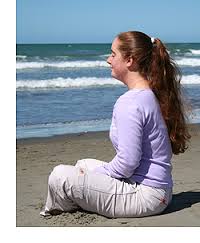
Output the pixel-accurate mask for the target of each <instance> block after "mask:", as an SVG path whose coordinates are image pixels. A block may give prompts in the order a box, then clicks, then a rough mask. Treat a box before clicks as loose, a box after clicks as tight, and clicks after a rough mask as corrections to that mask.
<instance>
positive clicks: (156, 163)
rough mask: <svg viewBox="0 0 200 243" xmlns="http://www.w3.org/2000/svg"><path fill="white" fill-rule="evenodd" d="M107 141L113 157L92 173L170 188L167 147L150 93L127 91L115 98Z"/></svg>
mask: <svg viewBox="0 0 200 243" xmlns="http://www.w3.org/2000/svg"><path fill="white" fill-rule="evenodd" d="M110 139H111V141H112V144H113V146H114V148H115V150H116V155H115V157H114V158H113V160H112V161H110V162H109V163H107V164H106V165H104V166H101V167H98V168H97V169H96V170H95V172H97V173H103V174H106V175H109V176H111V177H113V178H118V179H122V178H129V180H130V181H132V182H138V183H141V184H144V185H148V186H153V187H158V188H169V187H172V186H173V182H172V176H171V170H172V166H171V157H172V150H171V144H170V140H169V136H168V132H167V127H166V125H165V122H164V119H163V117H162V114H161V111H160V106H159V104H158V101H157V99H156V97H155V95H154V93H153V92H152V90H150V89H131V90H129V91H127V92H126V93H125V94H123V95H122V96H120V97H119V98H118V100H117V102H116V103H115V106H114V110H113V116H112V123H111V127H110Z"/></svg>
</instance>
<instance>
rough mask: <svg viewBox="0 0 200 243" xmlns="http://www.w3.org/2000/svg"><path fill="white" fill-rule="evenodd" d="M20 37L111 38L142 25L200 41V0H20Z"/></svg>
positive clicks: (172, 38)
mask: <svg viewBox="0 0 200 243" xmlns="http://www.w3.org/2000/svg"><path fill="white" fill-rule="evenodd" d="M16 9H17V12H16V17H17V20H16V26H17V29H16V30H17V43H110V42H111V41H112V40H113V38H114V37H115V35H116V34H118V33H119V32H122V31H127V30H139V31H143V32H145V33H147V34H148V35H150V36H154V37H158V38H160V39H162V40H163V41H165V42H200V28H199V23H200V17H199V9H200V1H199V0H190V1H188V0H185V1H184V0H163V1H162V0H151V1H148V0H139V1H138V0H17V4H16Z"/></svg>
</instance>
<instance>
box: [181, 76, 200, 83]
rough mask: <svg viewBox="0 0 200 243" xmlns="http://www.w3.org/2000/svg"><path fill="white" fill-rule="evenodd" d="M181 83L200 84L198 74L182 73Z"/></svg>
mask: <svg viewBox="0 0 200 243" xmlns="http://www.w3.org/2000/svg"><path fill="white" fill-rule="evenodd" d="M181 83H182V84H200V76H199V75H197V74H193V75H184V76H183V77H182V79H181Z"/></svg>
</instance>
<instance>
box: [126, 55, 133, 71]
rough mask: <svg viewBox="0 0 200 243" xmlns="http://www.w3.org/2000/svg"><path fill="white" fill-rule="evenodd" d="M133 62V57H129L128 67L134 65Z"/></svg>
mask: <svg viewBox="0 0 200 243" xmlns="http://www.w3.org/2000/svg"><path fill="white" fill-rule="evenodd" d="M133 62H134V60H133V57H128V58H127V61H126V65H127V67H128V68H130V67H131V66H132V65H133Z"/></svg>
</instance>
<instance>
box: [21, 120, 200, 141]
mask: <svg viewBox="0 0 200 243" xmlns="http://www.w3.org/2000/svg"><path fill="white" fill-rule="evenodd" d="M188 127H189V131H190V133H191V135H192V136H197V135H200V123H193V124H189V125H188ZM107 133H109V130H105V131H90V132H79V133H65V134H60V135H53V136H48V137H30V138H19V139H16V142H17V143H19V144H21V143H37V142H38V141H41V142H46V141H48V140H52V141H53V140H58V139H59V140H63V139H66V138H68V139H70V138H76V137H81V136H86V137H90V136H104V135H105V134H107Z"/></svg>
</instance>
